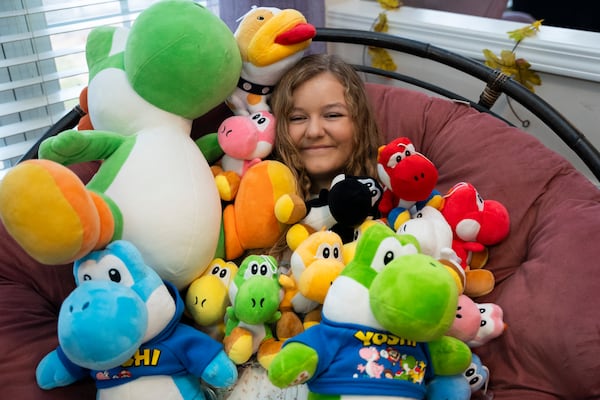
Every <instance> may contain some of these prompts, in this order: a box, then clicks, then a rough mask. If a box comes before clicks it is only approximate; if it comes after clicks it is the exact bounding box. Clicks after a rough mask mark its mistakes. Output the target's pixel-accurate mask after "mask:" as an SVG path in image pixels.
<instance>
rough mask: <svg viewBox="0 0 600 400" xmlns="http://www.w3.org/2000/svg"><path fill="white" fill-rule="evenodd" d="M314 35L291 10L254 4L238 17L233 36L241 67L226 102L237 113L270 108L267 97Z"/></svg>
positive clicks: (295, 12) (299, 56)
mask: <svg viewBox="0 0 600 400" xmlns="http://www.w3.org/2000/svg"><path fill="white" fill-rule="evenodd" d="M315 34H316V29H315V27H314V26H313V25H311V24H309V23H307V21H306V18H305V17H304V15H302V13H300V12H299V11H297V10H294V9H284V10H282V9H279V8H276V7H254V8H252V9H251V10H250V11H249V12H248V13H247V14H246V15H244V16H243V17H242V19H241V22H240V24H239V25H238V27H237V29H236V31H235V33H234V36H235V38H236V41H237V43H238V46H239V49H240V53H241V56H242V61H243V66H242V72H241V76H240V79H239V82H238V85H237V88H236V90H235V92H234V93H233V94H232V95H231V96H230V97H229V99H228V105H229V107H230V108H231V110H232V111H233V112H234V113H235V114H237V115H250V114H254V113H255V112H258V111H270V108H269V106H268V104H267V100H268V98H269V96H270V95H271V92H272V91H273V88H274V86H275V84H276V83H277V82H278V81H279V78H281V76H282V75H283V73H284V72H285V71H287V69H288V68H289V67H291V66H292V65H294V64H295V63H296V62H297V61H298V60H299V59H300V58H301V57H302V55H303V53H304V50H306V49H307V48H308V46H310V44H311V42H312V38H313V37H314V36H315Z"/></svg>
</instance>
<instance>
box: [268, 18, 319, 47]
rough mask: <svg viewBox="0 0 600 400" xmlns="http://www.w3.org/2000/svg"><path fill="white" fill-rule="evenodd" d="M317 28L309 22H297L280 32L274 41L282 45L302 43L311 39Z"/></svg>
mask: <svg viewBox="0 0 600 400" xmlns="http://www.w3.org/2000/svg"><path fill="white" fill-rule="evenodd" d="M316 33H317V30H316V29H315V27H314V26H312V25H311V24H308V23H307V24H302V23H301V24H298V25H296V26H295V27H293V28H292V29H290V30H288V31H285V32H283V33H280V34H279V35H277V37H276V38H275V43H277V44H280V45H282V46H289V45H292V44H297V43H302V42H305V41H307V40H311V39H312V38H313V37H315V34H316Z"/></svg>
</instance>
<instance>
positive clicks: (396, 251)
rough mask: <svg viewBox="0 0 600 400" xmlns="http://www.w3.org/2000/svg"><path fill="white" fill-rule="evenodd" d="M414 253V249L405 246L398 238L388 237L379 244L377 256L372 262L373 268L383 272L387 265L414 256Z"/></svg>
mask: <svg viewBox="0 0 600 400" xmlns="http://www.w3.org/2000/svg"><path fill="white" fill-rule="evenodd" d="M414 252H415V251H414V247H412V246H403V245H402V243H400V242H399V241H398V239H397V238H395V237H387V238H385V239H383V240H382V241H381V242H380V243H379V246H378V247H377V251H376V252H375V256H374V257H373V260H372V262H371V268H373V269H374V270H375V271H377V272H381V270H383V268H384V267H385V266H386V265H388V264H389V263H391V262H392V261H393V260H395V259H396V258H398V257H400V256H404V255H407V254H413V253H414Z"/></svg>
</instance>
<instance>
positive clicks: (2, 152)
mask: <svg viewBox="0 0 600 400" xmlns="http://www.w3.org/2000/svg"><path fill="white" fill-rule="evenodd" d="M156 1H157V0H2V1H1V2H0V37H1V38H2V39H1V43H0V45H1V50H2V54H1V56H2V57H1V58H0V179H1V178H2V177H3V176H4V175H5V174H6V172H7V171H8V169H10V168H11V167H12V166H14V165H15V164H16V163H17V162H18V160H19V159H20V158H21V156H22V155H23V154H24V153H26V152H27V150H28V149H29V148H31V146H32V145H33V144H34V143H35V141H36V140H37V139H38V138H40V137H41V136H42V135H43V134H44V132H45V131H46V130H47V129H48V128H49V127H50V126H52V125H53V124H54V123H56V122H57V121H58V120H59V119H60V118H61V117H62V116H63V115H65V114H66V113H67V112H68V111H69V110H71V109H72V108H73V107H75V106H76V105H77V103H78V97H79V93H80V92H81V90H82V89H83V88H84V87H85V86H86V85H87V66H86V62H85V40H86V38H87V34H88V33H89V31H90V30H91V29H93V28H94V27H97V26H104V25H115V26H130V25H131V23H132V22H133V21H134V20H135V17H136V16H137V15H138V14H139V13H140V12H141V11H142V10H143V9H145V8H147V7H148V6H149V5H151V4H152V3H155V2H156ZM196 2H197V3H200V4H203V5H205V6H207V7H209V8H210V9H211V10H212V11H213V12H214V13H215V14H218V0H208V1H196Z"/></svg>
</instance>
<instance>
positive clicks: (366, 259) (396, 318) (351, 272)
mask: <svg viewBox="0 0 600 400" xmlns="http://www.w3.org/2000/svg"><path fill="white" fill-rule="evenodd" d="M418 251H419V245H418V243H417V241H416V239H415V238H414V237H413V236H410V235H397V234H396V233H394V232H393V231H392V230H391V229H390V228H389V227H387V226H386V225H384V224H379V223H376V224H374V225H373V226H371V227H370V228H368V229H367V230H366V231H365V232H364V233H363V234H362V235H361V236H360V238H359V239H358V244H357V247H356V253H355V256H354V258H353V260H352V261H351V262H350V263H348V264H347V265H346V267H345V268H344V270H343V271H342V272H341V274H340V275H339V276H338V277H337V278H336V280H334V282H333V284H332V285H331V288H330V289H329V292H328V293H327V296H326V298H325V302H324V304H323V318H322V321H321V323H320V324H318V325H315V326H313V327H311V328H309V329H307V330H306V331H304V332H303V333H301V334H299V335H297V336H295V337H293V338H291V339H289V340H288V341H286V342H285V344H284V346H283V348H282V349H281V351H280V352H279V353H278V354H277V355H276V356H275V358H274V359H273V361H272V362H271V364H270V365H269V369H268V376H269V379H270V380H271V382H272V383H273V384H275V385H276V386H279V387H287V386H290V385H295V384H300V383H304V382H306V383H307V384H308V388H309V391H310V395H309V399H311V400H313V399H327V400H331V399H344V398H349V397H351V398H352V399H360V398H364V399H369V398H378V399H380V398H382V397H385V398H390V399H423V398H425V395H426V384H427V382H428V381H429V380H430V379H431V378H432V377H433V376H434V375H453V374H458V373H461V372H462V371H464V370H465V369H466V368H467V367H468V366H469V364H470V362H471V351H470V350H469V348H468V347H467V345H466V344H464V343H463V342H461V341H460V340H458V339H455V338H452V337H448V336H445V335H444V334H445V332H446V331H447V330H448V328H449V327H450V325H451V324H452V321H453V320H454V317H455V314H456V306H457V302H458V289H457V286H456V283H455V282H454V279H453V278H452V275H451V274H450V272H449V271H448V270H447V269H446V267H445V266H444V265H442V264H441V263H439V262H438V261H436V260H435V259H433V258H432V257H430V256H427V255H424V254H420V253H418ZM346 396H349V397H346Z"/></svg>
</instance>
